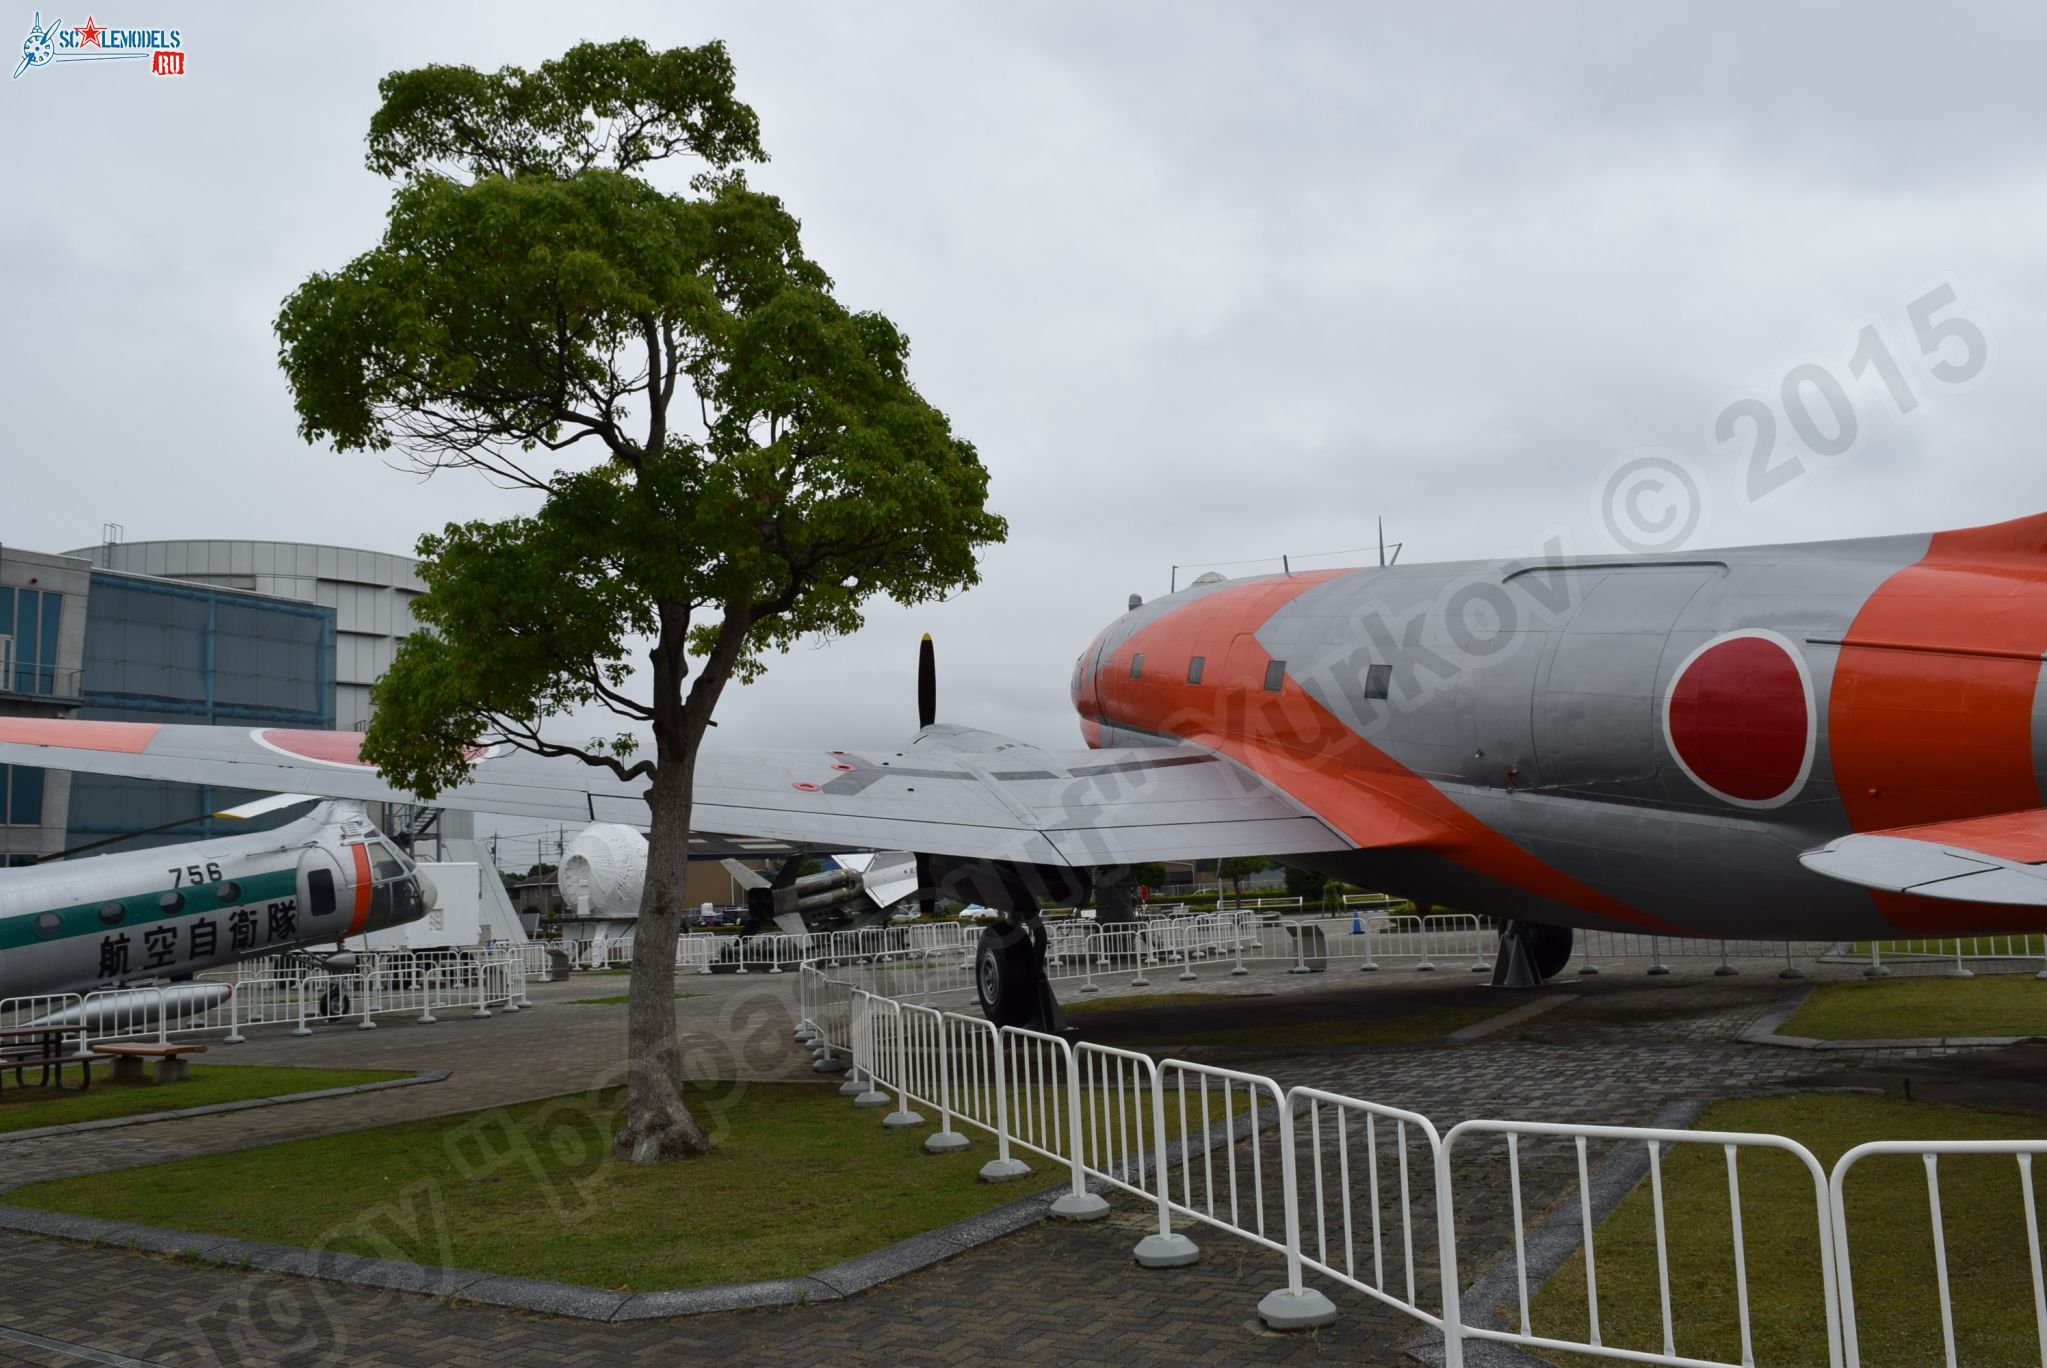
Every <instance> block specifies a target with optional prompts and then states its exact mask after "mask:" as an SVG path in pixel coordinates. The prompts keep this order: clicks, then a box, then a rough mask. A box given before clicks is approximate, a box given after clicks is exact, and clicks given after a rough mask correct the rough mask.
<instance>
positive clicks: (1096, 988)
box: [1080, 970, 2047, 993]
mask: <svg viewBox="0 0 2047 1368" xmlns="http://www.w3.org/2000/svg"><path fill="white" fill-rule="evenodd" d="M2040 977H2041V978H2047V970H2043V971H2042V972H2041V974H2040ZM1080 991H1081V992H1083V993H1099V992H1101V991H1102V985H1101V984H1099V983H1083V984H1081V985H1080Z"/></svg>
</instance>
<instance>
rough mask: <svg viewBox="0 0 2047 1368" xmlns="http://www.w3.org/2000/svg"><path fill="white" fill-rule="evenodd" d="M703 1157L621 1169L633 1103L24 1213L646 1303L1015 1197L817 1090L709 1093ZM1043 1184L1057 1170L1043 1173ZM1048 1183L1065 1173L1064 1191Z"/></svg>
mask: <svg viewBox="0 0 2047 1368" xmlns="http://www.w3.org/2000/svg"><path fill="white" fill-rule="evenodd" d="M688 1100H689V1104H690V1106H691V1108H692V1110H694V1111H695V1113H696V1116H697V1119H698V1120H700V1121H702V1122H703V1123H704V1125H705V1127H706V1128H707V1129H709V1130H711V1131H712V1132H713V1136H714V1139H715V1143H716V1148H715V1149H714V1150H713V1152H712V1153H711V1154H710V1155H708V1156H706V1157H704V1158H701V1159H694V1160H690V1161H688V1162H677V1163H667V1164H660V1165H654V1166H650V1167H646V1168H641V1167H637V1166H635V1165H632V1164H626V1163H621V1162H617V1161H615V1160H613V1159H612V1158H611V1157H610V1145H609V1142H610V1136H611V1132H612V1130H613V1129H614V1127H615V1125H616V1123H617V1121H618V1117H619V1113H620V1110H621V1108H622V1106H623V1101H624V1093H623V1090H619V1089H611V1090H606V1091H602V1092H597V1093H592V1094H588V1095H583V1094H577V1095H572V1096H569V1097H561V1098H555V1099H552V1100H549V1101H543V1102H535V1103H524V1104H521V1105H519V1106H516V1107H508V1108H500V1109H497V1110H495V1111H490V1112H477V1113H472V1114H470V1115H468V1116H457V1117H441V1118H436V1119H434V1120H430V1121H416V1122H408V1123H405V1124H403V1125H397V1126H384V1127H380V1128H378V1129H375V1130H368V1131H356V1132H353V1133H351V1134H347V1135H334V1136H322V1137H320V1138H317V1139H312V1140H298V1141H292V1142H290V1143H287V1144H280V1145H271V1146H267V1147H264V1148H260V1149H252V1150H242V1151H238V1152H236V1153H231V1154H220V1155H209V1156H207V1157H204V1158H199V1159H187V1160H181V1161H178V1162H176V1163H170V1164H161V1165H157V1166H155V1167H152V1168H145V1169H125V1170H123V1171H121V1172H120V1173H112V1174H100V1175H92V1176H89V1177H83V1178H67V1179H62V1180H59V1181H56V1182H50V1183H39V1184H36V1185H34V1186H31V1187H26V1188H21V1189H18V1190H16V1191H15V1192H13V1193H10V1194H9V1196H8V1200H10V1201H12V1202H16V1203H19V1204H22V1205H25V1206H34V1207H43V1208H47V1209H50V1210H56V1211H67V1212H74V1213H77V1214H80V1215H86V1216H101V1217H108V1218H112V1219H116V1220H126V1221H141V1222H145V1223H147V1224H150V1225H159V1226H170V1227H173V1228H176V1229H179V1230H187V1231H199V1232H204V1233H208V1234H218V1235H227V1236H240V1237H243V1238H247V1239H255V1240H269V1241H276V1242H279V1243H283V1244H295V1245H311V1246H316V1247H319V1248H322V1249H329V1250H337V1251H345V1252H350V1253H359V1254H371V1255H376V1256H379V1257H384V1258H402V1259H415V1260H419V1261H422V1262H425V1263H429V1264H448V1265H453V1266H455V1267H460V1268H470V1269H481V1270H486V1271H489V1272H495V1273H508V1274H517V1275H522V1276H526V1277H532V1278H546V1279H552V1280H556V1281H562V1282H571V1283H584V1284H590V1285H595V1286H600V1287H610V1288H617V1289H621V1290H630V1291H648V1290H653V1289H658V1288H666V1287H696V1286H703V1285H707V1284H713V1283H723V1282H739V1281H746V1280H751V1279H759V1278H781V1277H790V1276H795V1275H799V1274H803V1273H809V1272H814V1271H816V1270H817V1269H820V1268H825V1267H827V1266H829V1265H831V1264H834V1263H837V1262H839V1261H840V1260H842V1259H848V1258H851V1257H853V1256H854V1255H857V1254H863V1253H866V1252H868V1251H870V1250H873V1249H878V1248H880V1247H882V1246H884V1245H887V1244H890V1243H893V1242H894V1241H897V1240H900V1239H903V1238H905V1237H907V1236H910V1235H914V1234H917V1233H919V1232H921V1231H926V1230H930V1229H932V1228H934V1227H936V1226H941V1225H945V1224H946V1223H948V1222H951V1221H956V1220H959V1219H961V1218H963V1217H966V1216H970V1215H973V1214H974V1213H976V1212H979V1211H984V1210H987V1209H988V1208H990V1207H994V1206H999V1205H1001V1204H1002V1203H1004V1202H1008V1201H1012V1200H1014V1199H1015V1198H1017V1197H1018V1196H1021V1195H1022V1193H1021V1192H1019V1191H1018V1190H1017V1189H1016V1188H1014V1187H1010V1186H1006V1185H989V1184H986V1183H982V1182H979V1181H977V1179H976V1176H975V1175H976V1173H977V1172H978V1170H979V1169H980V1166H981V1165H982V1164H983V1163H984V1162H985V1161H986V1160H987V1159H988V1158H989V1157H990V1156H991V1155H992V1154H993V1153H994V1149H993V1145H992V1144H991V1143H989V1142H987V1141H985V1139H984V1138H982V1137H981V1136H980V1135H979V1134H978V1133H976V1136H975V1143H974V1144H973V1146H972V1147H971V1148H969V1149H967V1150H966V1151H964V1152H962V1153H959V1154H951V1155H927V1154H925V1153H923V1151H922V1149H921V1145H922V1143H923V1139H924V1136H925V1135H926V1134H928V1133H929V1132H930V1131H931V1130H933V1129H936V1127H935V1126H927V1127H919V1128H910V1129H907V1130H890V1129H888V1128H886V1127H884V1126H883V1125H882V1124H881V1118H880V1116H879V1115H877V1114H876V1113H875V1112H872V1111H860V1110H856V1109H855V1108H854V1107H853V1106H852V1105H851V1104H850V1103H849V1102H848V1101H847V1100H846V1099H845V1098H842V1097H840V1096H839V1094H838V1090H837V1089H836V1088H832V1087H826V1086H823V1085H820V1084H808V1083H748V1084H708V1085H703V1086H697V1085H692V1086H691V1087H690V1089H689V1092H688ZM1038 1167H1040V1168H1041V1171H1042V1170H1043V1168H1044V1166H1042V1165H1040V1166H1038ZM1048 1181H1049V1177H1048Z"/></svg>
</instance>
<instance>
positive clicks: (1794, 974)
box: [1777, 964, 1805, 978]
mask: <svg viewBox="0 0 2047 1368" xmlns="http://www.w3.org/2000/svg"><path fill="white" fill-rule="evenodd" d="M1777 977H1778V978H1804V977H1805V970H1803V969H1801V968H1799V967H1798V966H1797V965H1795V964H1787V965H1785V966H1784V967H1783V968H1782V969H1779V970H1778V971H1777Z"/></svg>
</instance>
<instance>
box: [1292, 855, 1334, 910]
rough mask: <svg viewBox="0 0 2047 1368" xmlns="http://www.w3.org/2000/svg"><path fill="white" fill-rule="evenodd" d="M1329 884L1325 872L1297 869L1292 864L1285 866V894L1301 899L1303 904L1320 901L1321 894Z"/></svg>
mask: <svg viewBox="0 0 2047 1368" xmlns="http://www.w3.org/2000/svg"><path fill="white" fill-rule="evenodd" d="M1329 884H1330V879H1329V876H1328V875H1327V874H1317V873H1316V872H1315V871H1314V870H1312V869H1297V868H1295V867H1294V866H1293V865H1288V866H1287V867H1286V891H1287V896H1288V897H1290V898H1299V899H1301V901H1302V903H1303V904H1304V905H1305V904H1307V903H1320V902H1321V901H1322V895H1323V894H1324V893H1325V892H1327V891H1328V889H1329Z"/></svg>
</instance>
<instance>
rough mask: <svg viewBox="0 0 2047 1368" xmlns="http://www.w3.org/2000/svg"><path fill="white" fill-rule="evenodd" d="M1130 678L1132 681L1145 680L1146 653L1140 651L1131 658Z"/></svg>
mask: <svg viewBox="0 0 2047 1368" xmlns="http://www.w3.org/2000/svg"><path fill="white" fill-rule="evenodd" d="M1130 677H1131V678H1132V679H1142V678H1144V652H1142V651H1139V652H1138V653H1137V654H1136V655H1134V656H1132V657H1130Z"/></svg>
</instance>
